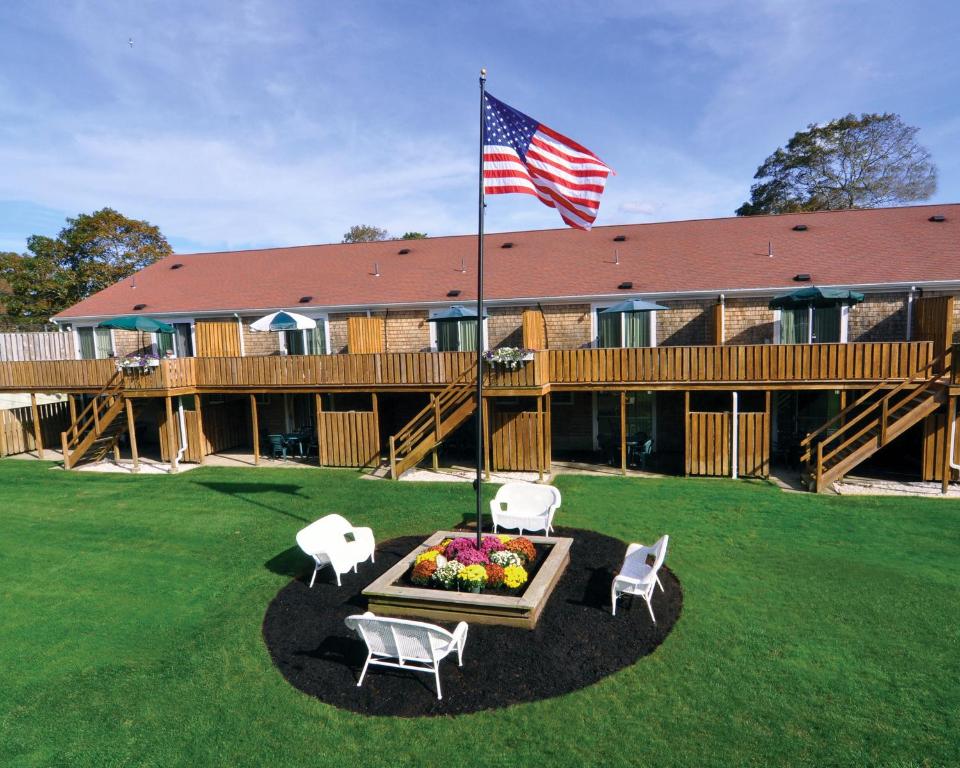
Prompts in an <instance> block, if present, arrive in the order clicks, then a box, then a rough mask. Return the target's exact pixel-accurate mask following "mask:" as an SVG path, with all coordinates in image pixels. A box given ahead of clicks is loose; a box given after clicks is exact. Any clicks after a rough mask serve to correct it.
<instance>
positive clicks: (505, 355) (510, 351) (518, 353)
mask: <svg viewBox="0 0 960 768" xmlns="http://www.w3.org/2000/svg"><path fill="white" fill-rule="evenodd" d="M532 353H533V350H531V349H522V348H521V347H499V348H498V349H488V350H487V351H486V352H484V353H483V359H484V360H486V361H487V362H488V363H490V365H499V366H501V367H503V368H509V369H510V370H511V371H513V370H516V369H517V368H520V367H521V366H522V365H523V364H524V363H525V362H526V361H527V360H529V359H530V355H531V354H532Z"/></svg>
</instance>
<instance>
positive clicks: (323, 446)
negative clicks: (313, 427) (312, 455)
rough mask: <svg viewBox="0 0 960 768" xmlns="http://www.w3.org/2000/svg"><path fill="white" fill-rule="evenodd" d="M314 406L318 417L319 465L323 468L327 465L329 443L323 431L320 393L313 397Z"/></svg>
mask: <svg viewBox="0 0 960 768" xmlns="http://www.w3.org/2000/svg"><path fill="white" fill-rule="evenodd" d="M313 406H314V411H315V412H316V415H317V464H319V465H320V466H321V467H322V466H323V465H324V464H326V463H327V441H326V440H325V439H324V429H323V395H322V394H320V393H319V392H317V393H315V394H314V396H313Z"/></svg>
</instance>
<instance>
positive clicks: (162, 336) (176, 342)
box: [156, 323, 193, 357]
mask: <svg viewBox="0 0 960 768" xmlns="http://www.w3.org/2000/svg"><path fill="white" fill-rule="evenodd" d="M156 339H157V342H156V343H157V355H158V356H159V357H163V356H164V355H166V354H167V350H168V349H172V350H173V353H174V354H175V355H176V356H177V357H193V334H192V333H191V332H190V323H173V333H157V334H156Z"/></svg>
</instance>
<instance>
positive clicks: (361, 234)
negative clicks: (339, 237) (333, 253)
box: [343, 224, 390, 243]
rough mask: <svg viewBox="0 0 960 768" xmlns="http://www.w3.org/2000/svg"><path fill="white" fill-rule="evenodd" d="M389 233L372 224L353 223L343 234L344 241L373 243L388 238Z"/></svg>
mask: <svg viewBox="0 0 960 768" xmlns="http://www.w3.org/2000/svg"><path fill="white" fill-rule="evenodd" d="M389 239H390V234H389V233H388V232H387V230H385V229H381V228H380V227H375V226H373V225H372V224H355V225H354V226H352V227H350V229H348V230H347V232H346V234H344V236H343V242H345V243H375V242H377V241H379V240H389Z"/></svg>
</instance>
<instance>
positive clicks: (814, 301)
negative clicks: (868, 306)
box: [769, 285, 863, 309]
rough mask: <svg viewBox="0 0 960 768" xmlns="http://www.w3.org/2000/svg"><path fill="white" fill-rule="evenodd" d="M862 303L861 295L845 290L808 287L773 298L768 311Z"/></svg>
mask: <svg viewBox="0 0 960 768" xmlns="http://www.w3.org/2000/svg"><path fill="white" fill-rule="evenodd" d="M861 301H863V294H862V293H858V292H857V291H851V290H849V289H847V288H820V287H818V286H816V285H808V286H807V287H806V288H800V289H799V290H796V291H793V292H792V293H785V294H782V295H781V296H774V297H773V298H772V299H771V300H770V305H769V306H770V309H801V308H803V307H835V306H837V305H838V304H846V305H848V306H852V305H853V304H859V303H860V302H861Z"/></svg>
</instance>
